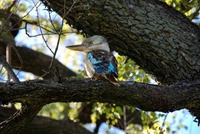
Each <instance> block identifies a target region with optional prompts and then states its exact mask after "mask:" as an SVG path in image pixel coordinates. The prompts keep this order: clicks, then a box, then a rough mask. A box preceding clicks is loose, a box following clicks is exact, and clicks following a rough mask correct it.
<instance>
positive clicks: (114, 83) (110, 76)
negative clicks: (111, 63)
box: [105, 73, 120, 87]
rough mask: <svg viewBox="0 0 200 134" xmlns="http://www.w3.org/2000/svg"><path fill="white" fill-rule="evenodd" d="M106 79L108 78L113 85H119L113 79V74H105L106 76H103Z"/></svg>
mask: <svg viewBox="0 0 200 134" xmlns="http://www.w3.org/2000/svg"><path fill="white" fill-rule="evenodd" d="M105 78H106V79H107V80H109V81H110V82H111V83H112V84H113V85H115V86H117V87H119V86H120V85H119V83H117V81H116V80H115V77H114V76H113V74H111V73H110V74H108V75H106V77H105Z"/></svg>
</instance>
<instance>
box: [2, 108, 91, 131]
mask: <svg viewBox="0 0 200 134" xmlns="http://www.w3.org/2000/svg"><path fill="white" fill-rule="evenodd" d="M0 111H1V112H0V122H2V121H4V120H6V119H7V118H8V117H9V116H10V115H12V114H13V113H15V112H16V109H14V108H6V107H0ZM12 130H13V129H12ZM57 133H62V134H91V133H90V132H89V131H88V130H86V129H84V128H83V127H82V126H80V125H79V124H77V123H74V122H72V121H70V120H54V119H50V118H47V117H42V116H36V117H35V118H34V119H33V121H32V122H31V123H30V125H29V126H27V127H26V128H25V129H24V130H23V134H57ZM15 134H16V132H15Z"/></svg>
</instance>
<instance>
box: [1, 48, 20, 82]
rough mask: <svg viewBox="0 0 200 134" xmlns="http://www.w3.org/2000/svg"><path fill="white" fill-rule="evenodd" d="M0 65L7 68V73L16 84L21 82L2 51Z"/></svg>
mask: <svg viewBox="0 0 200 134" xmlns="http://www.w3.org/2000/svg"><path fill="white" fill-rule="evenodd" d="M0 63H1V64H2V65H3V66H4V67H5V69H6V71H7V72H8V73H9V74H10V77H11V78H12V80H13V81H14V82H20V81H19V79H18V78H17V76H16V75H15V73H14V72H13V70H12V68H11V67H10V65H9V64H8V62H7V61H6V59H5V57H4V55H3V54H2V52H1V51H0Z"/></svg>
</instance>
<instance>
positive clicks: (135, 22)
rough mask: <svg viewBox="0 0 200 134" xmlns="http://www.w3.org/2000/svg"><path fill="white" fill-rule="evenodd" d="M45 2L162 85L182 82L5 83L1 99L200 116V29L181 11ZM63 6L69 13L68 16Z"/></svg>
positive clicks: (148, 5)
mask: <svg viewBox="0 0 200 134" xmlns="http://www.w3.org/2000/svg"><path fill="white" fill-rule="evenodd" d="M43 2H44V3H45V4H46V5H47V6H48V7H50V8H52V9H53V10H54V11H56V12H57V13H58V14H60V15H61V16H64V18H65V19H66V20H67V22H68V23H69V24H71V25H73V26H74V28H76V29H78V30H83V32H84V33H85V34H86V35H87V36H89V35H94V34H100V35H103V36H105V37H106V38H107V39H108V41H109V43H110V47H111V48H112V49H114V50H116V51H117V52H119V53H120V54H123V55H126V56H128V57H130V58H131V59H133V60H134V61H135V62H136V63H138V65H140V67H141V68H143V69H144V70H146V71H147V72H148V73H150V74H153V75H154V76H155V77H156V78H157V79H158V80H159V81H160V82H161V83H162V84H168V85H169V84H174V83H176V82H179V84H174V85H171V86H155V85H147V84H142V83H134V82H122V83H120V84H121V87H119V88H116V87H113V85H110V84H109V83H105V82H102V81H96V82H93V81H91V80H80V79H68V80H65V81H63V82H61V83H57V82H54V81H41V80H36V81H29V82H23V83H10V84H3V83H1V84H0V102H2V103H7V102H10V101H11V102H21V103H23V104H24V103H25V104H26V103H28V104H29V103H30V104H31V103H32V102H41V103H42V104H47V103H51V102H57V101H59V102H71V101H78V102H79V101H81V102H86V101H91V102H96V101H98V102H107V103H116V104H119V105H131V106H136V107H139V108H141V109H143V110H147V111H163V112H168V111H174V110H178V109H181V108H187V109H189V110H190V111H191V112H192V113H193V114H194V115H196V116H197V117H198V118H200V105H199V104H200V103H199V100H200V94H199V93H200V92H199V90H200V81H199V78H200V60H199V59H200V39H199V36H200V30H199V28H198V27H197V26H196V25H194V24H193V23H192V22H190V20H188V19H187V18H186V17H185V16H184V15H183V14H181V13H180V12H178V11H176V10H174V9H173V8H171V7H169V6H167V5H166V4H165V3H162V2H160V1H158V0H131V1H130V0H124V1H118V0H116V1H110V0H103V1H98V0H76V1H65V0H59V1H54V0H45V1H43ZM73 2H75V3H74V4H73ZM64 4H65V5H64ZM64 7H65V10H67V11H70V13H68V14H64V13H66V12H64V10H63V9H64ZM183 80H188V81H183ZM20 117H23V115H21V116H20ZM14 121H15V120H14ZM17 123H18V122H17ZM22 123H23V119H22ZM11 125H12V122H11V124H10V126H11ZM15 126H16V125H15Z"/></svg>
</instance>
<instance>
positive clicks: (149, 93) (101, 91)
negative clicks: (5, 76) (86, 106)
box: [0, 79, 200, 114]
mask: <svg viewBox="0 0 200 134" xmlns="http://www.w3.org/2000/svg"><path fill="white" fill-rule="evenodd" d="M77 83H79V84H77ZM120 85H121V86H120V87H116V86H113V85H112V84H110V83H109V82H105V81H101V80H98V81H92V80H90V79H67V80H63V81H62V82H61V83H58V82H55V81H47V80H33V81H26V82H21V83H9V84H5V83H0V102H3V103H7V102H21V103H22V104H23V103H27V104H32V103H35V102H37V103H39V104H40V103H41V104H48V103H52V102H58V101H59V102H88V101H89V102H106V103H115V104H118V105H130V106H135V107H139V108H141V109H143V110H146V111H162V112H169V111H174V110H179V109H182V108H187V109H189V110H191V109H192V110H193V109H197V110H199V108H200V80H197V81H184V82H181V83H178V84H174V85H171V86H158V85H150V84H144V83H136V82H121V83H120ZM30 93H31V94H30ZM147 100H148V101H147ZM197 114H198V113H197Z"/></svg>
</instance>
